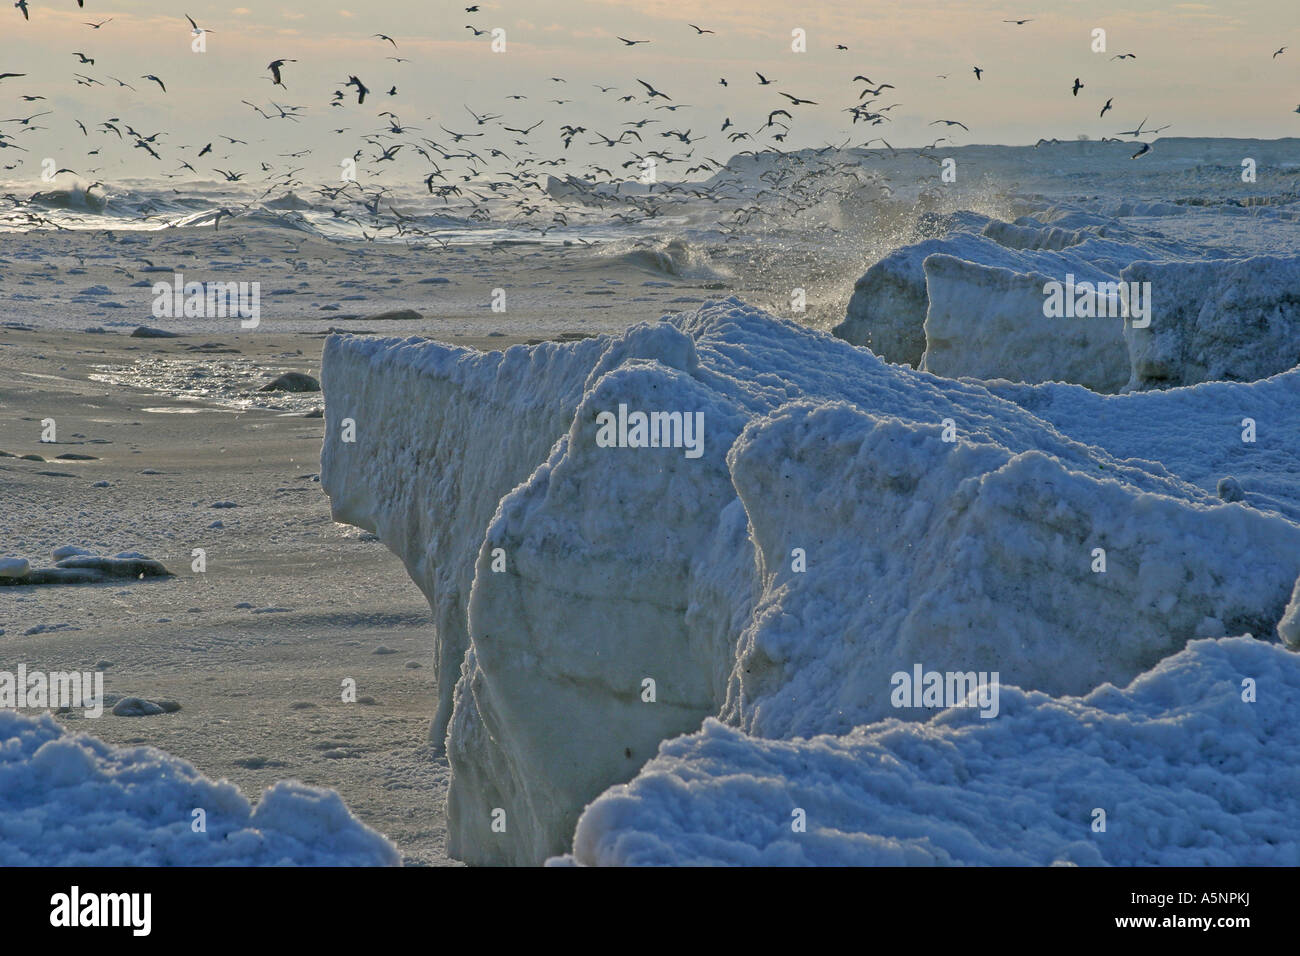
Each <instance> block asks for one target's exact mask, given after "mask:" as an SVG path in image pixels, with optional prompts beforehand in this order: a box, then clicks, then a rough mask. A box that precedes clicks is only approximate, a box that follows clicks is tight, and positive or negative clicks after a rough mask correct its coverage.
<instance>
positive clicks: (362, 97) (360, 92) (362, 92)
mask: <svg viewBox="0 0 1300 956" xmlns="http://www.w3.org/2000/svg"><path fill="white" fill-rule="evenodd" d="M343 85H344V86H355V87H356V88H357V105H358V106H359V105H361V104H362V103H364V102H365V101H366V94H367V93H369V92H370V90H369V89H368V88H367V87H366V84H364V83H362V82H361V80H359V79H358V78H357V77H355V76H349V77H348V81H347V82H346V83H344V84H343Z"/></svg>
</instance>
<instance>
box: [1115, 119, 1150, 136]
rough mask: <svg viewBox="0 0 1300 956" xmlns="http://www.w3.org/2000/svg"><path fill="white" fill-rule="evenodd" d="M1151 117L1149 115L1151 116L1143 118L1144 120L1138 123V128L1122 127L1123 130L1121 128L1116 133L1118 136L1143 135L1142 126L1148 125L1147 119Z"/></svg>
mask: <svg viewBox="0 0 1300 956" xmlns="http://www.w3.org/2000/svg"><path fill="white" fill-rule="evenodd" d="M1150 118H1151V117H1149V116H1147V117H1144V118H1143V120H1142V122H1141V123H1138V128H1137V129H1122V130H1120V131H1119V132H1118V133H1116V134H1115V135H1117V136H1141V135H1142V127H1143V126H1145V125H1146V122H1147V120H1148V119H1150Z"/></svg>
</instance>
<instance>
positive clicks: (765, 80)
mask: <svg viewBox="0 0 1300 956" xmlns="http://www.w3.org/2000/svg"><path fill="white" fill-rule="evenodd" d="M754 75H755V76H756V77H758V85H759V86H768V85H769V84H770V83H771V82H772V81H771V80H769V79H768V78H767V77H765V76H764V75H763V74H762V73H759V72H758V71H755V72H754Z"/></svg>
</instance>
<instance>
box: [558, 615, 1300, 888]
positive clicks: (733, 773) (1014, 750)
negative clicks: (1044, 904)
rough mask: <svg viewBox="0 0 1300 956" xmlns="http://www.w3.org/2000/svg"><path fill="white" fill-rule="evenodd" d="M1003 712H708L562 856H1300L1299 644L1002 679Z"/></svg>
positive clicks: (603, 800) (1238, 859)
mask: <svg viewBox="0 0 1300 956" xmlns="http://www.w3.org/2000/svg"><path fill="white" fill-rule="evenodd" d="M1247 679H1249V680H1251V681H1253V682H1254V685H1255V688H1256V692H1257V695H1258V696H1257V699H1256V701H1255V702H1254V703H1248V702H1246V701H1245V700H1243V683H1242V682H1243V681H1244V680H1247ZM1001 705H1002V713H1001V715H1000V716H999V717H997V718H996V719H993V720H984V719H981V718H980V717H979V716H978V715H977V713H976V712H975V711H973V710H971V709H963V708H953V709H951V710H947V711H944V712H942V713H940V714H939V715H938V716H936V717H934V718H933V719H932V720H930V721H929V722H927V723H923V724H918V723H904V722H901V721H897V720H886V721H882V722H880V723H874V724H870V725H868V726H864V727H859V728H857V729H856V730H854V731H852V732H851V733H848V734H846V735H843V736H818V737H813V738H810V739H800V740H788V741H787V740H760V739H756V738H754V737H751V736H747V735H746V734H745V733H743V732H742V731H739V730H736V729H734V728H731V727H727V726H725V725H723V724H721V723H719V722H718V721H716V720H707V721H705V723H704V726H703V728H702V729H701V730H700V731H699V732H697V733H694V734H691V735H688V736H684V737H678V738H676V739H675V740H671V741H667V742H665V743H664V745H663V746H662V747H661V748H660V750H659V753H658V755H657V756H656V757H655V758H654V759H653V760H652V761H650V763H649V764H647V765H646V766H645V768H644V769H643V770H642V771H641V773H640V774H639V775H638V776H637V777H636V779H635V780H633V781H632V782H631V783H630V784H628V785H626V786H617V787H614V788H612V789H610V790H609V791H608V792H606V793H605V794H604V795H603V796H601V797H600V798H599V799H598V800H596V801H594V802H593V803H592V804H591V805H590V806H589V807H588V808H587V809H586V811H585V812H584V813H583V815H582V818H581V820H580V821H579V823H578V827H577V833H576V836H575V839H574V847H573V854H572V856H570V857H569V858H568V859H567V860H556V861H554V862H557V863H560V862H569V863H572V862H577V863H581V864H591V865H611V864H675V865H703V864H738V865H754V864H757V865H763V864H766V865H810V864H822V865H934V864H992V865H1003V866H1005V865H1048V864H1054V863H1065V864H1079V865H1098V864H1110V865H1118V866H1136V865H1168V866H1203V865H1270V866H1297V865H1300V813H1298V812H1297V811H1300V728H1298V727H1297V723H1296V720H1295V714H1296V713H1297V712H1300V657H1297V655H1295V654H1293V653H1291V652H1288V651H1286V650H1283V649H1282V648H1281V647H1279V646H1278V645H1276V644H1265V643H1263V642H1262V641H1258V640H1254V639H1253V638H1246V637H1242V638H1223V639H1220V640H1202V641H1193V642H1192V643H1190V644H1189V645H1188V646H1187V648H1186V649H1185V650H1183V651H1182V652H1180V653H1178V654H1176V655H1174V656H1173V657H1170V658H1168V659H1166V660H1164V661H1162V662H1161V663H1160V664H1159V665H1157V666H1156V667H1155V668H1153V669H1152V670H1150V671H1148V672H1147V673H1145V674H1142V675H1141V676H1140V677H1138V678H1136V679H1135V680H1134V681H1132V683H1130V684H1129V685H1128V686H1126V687H1124V688H1122V689H1121V688H1118V687H1115V686H1113V685H1110V684H1106V685H1103V686H1102V687H1099V688H1097V689H1096V690H1095V691H1093V692H1092V693H1090V694H1088V695H1087V696H1086V697H1064V698H1052V697H1048V696H1046V695H1044V694H1041V693H1035V692H1029V693H1026V692H1024V691H1022V690H1019V689H1017V688H1015V687H1009V686H1005V685H1004V686H1003V687H1002V689H1001ZM796 808H801V809H802V810H803V811H804V812H805V814H806V832H803V833H796V832H793V829H792V821H793V817H792V814H793V812H794V810H795V809H796ZM1097 809H1100V810H1103V811H1104V812H1105V825H1106V829H1105V832H1095V831H1094V829H1093V822H1094V820H1095V819H1097V817H1096V816H1095V814H1094V811H1095V810H1097Z"/></svg>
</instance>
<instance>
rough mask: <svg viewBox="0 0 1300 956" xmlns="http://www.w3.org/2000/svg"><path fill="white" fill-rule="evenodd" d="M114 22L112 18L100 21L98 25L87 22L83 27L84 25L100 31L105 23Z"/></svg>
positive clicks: (83, 22)
mask: <svg viewBox="0 0 1300 956" xmlns="http://www.w3.org/2000/svg"><path fill="white" fill-rule="evenodd" d="M112 22H113V18H112V17H109V18H108V19H107V20H100V21H99V22H98V23H90V22H87V21H82V25H83V26H88V27H90V28H91V29H92V30H98V29H99V28H100V27H102V26H103V25H104V24H105V23H112Z"/></svg>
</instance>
